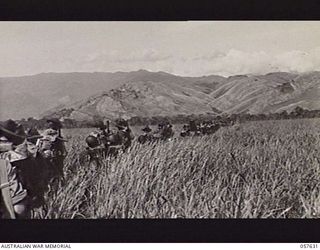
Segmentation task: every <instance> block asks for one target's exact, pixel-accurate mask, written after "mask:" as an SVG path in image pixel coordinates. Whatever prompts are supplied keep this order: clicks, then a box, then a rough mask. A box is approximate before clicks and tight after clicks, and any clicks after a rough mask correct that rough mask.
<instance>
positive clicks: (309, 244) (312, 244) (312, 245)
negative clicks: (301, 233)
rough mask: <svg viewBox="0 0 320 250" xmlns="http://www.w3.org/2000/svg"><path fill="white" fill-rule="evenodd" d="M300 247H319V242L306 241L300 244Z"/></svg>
mask: <svg viewBox="0 0 320 250" xmlns="http://www.w3.org/2000/svg"><path fill="white" fill-rule="evenodd" d="M300 248H304V249H306V248H318V244H314V243H308V244H307V243H305V244H300Z"/></svg>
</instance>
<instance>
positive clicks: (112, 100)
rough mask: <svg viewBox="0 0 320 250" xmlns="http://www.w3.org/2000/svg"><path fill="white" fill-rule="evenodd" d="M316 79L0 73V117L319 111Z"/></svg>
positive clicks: (319, 74) (310, 75) (140, 73)
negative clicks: (4, 75) (14, 74)
mask: <svg viewBox="0 0 320 250" xmlns="http://www.w3.org/2000/svg"><path fill="white" fill-rule="evenodd" d="M319 82H320V72H318V71H315V72H308V73H303V74H298V73H288V72H271V73H268V74H265V75H237V76H230V77H223V76H218V75H208V76H200V77H187V76H186V77H182V76H177V75H173V74H169V73H166V72H161V71H160V72H150V71H147V70H138V71H132V72H121V71H118V72H114V73H110V72H92V73H88V72H69V73H53V72H51V73H41V74H38V75H33V76H26V77H23V76H22V77H9V78H3V77H0V89H1V90H2V91H1V93H0V94H1V99H0V105H1V106H0V107H2V108H1V110H0V119H3V117H4V118H9V117H10V118H21V117H24V118H27V117H29V116H35V117H41V116H63V117H65V118H73V119H76V120H79V119H80V120H81V119H82V120H84V119H91V117H92V116H94V115H100V116H105V117H109V118H115V117H125V118H130V117H132V116H156V115H165V116H170V115H177V114H192V113H194V114H201V113H223V112H224V113H230V114H231V113H243V112H249V113H268V112H279V111H283V110H288V111H290V110H291V109H294V108H295V107H296V106H297V105H301V106H302V107H303V108H307V109H320V103H319V101H318V100H319V97H320V93H319ZM4 93H5V94H4ZM7 107H9V108H7ZM65 110H68V112H64V113H63V112H62V111H65ZM62 113H63V115H61V114H62ZM66 113H67V115H66ZM85 114H87V115H85Z"/></svg>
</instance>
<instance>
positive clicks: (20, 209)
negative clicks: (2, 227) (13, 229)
mask: <svg viewBox="0 0 320 250" xmlns="http://www.w3.org/2000/svg"><path fill="white" fill-rule="evenodd" d="M0 148H1V150H0V184H1V211H0V214H1V218H11V219H15V218H28V217H29V212H30V211H28V201H27V190H26V188H25V187H24V186H23V185H22V182H21V179H20V178H19V175H18V169H17V165H18V164H19V162H20V161H23V160H25V159H27V157H28V156H27V151H23V150H21V147H17V148H14V145H13V144H12V143H11V142H9V141H8V139H7V138H6V137H5V136H1V139H0Z"/></svg>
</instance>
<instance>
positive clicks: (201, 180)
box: [36, 119, 320, 218]
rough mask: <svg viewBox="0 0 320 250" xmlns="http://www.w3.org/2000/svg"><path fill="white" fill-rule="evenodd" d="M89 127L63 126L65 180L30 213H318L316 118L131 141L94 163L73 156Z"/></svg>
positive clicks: (319, 128)
mask: <svg viewBox="0 0 320 250" xmlns="http://www.w3.org/2000/svg"><path fill="white" fill-rule="evenodd" d="M138 130H139V128H135V131H138ZM89 132H90V130H89V129H72V130H65V131H64V135H71V136H72V139H70V141H69V142H68V143H67V147H68V150H69V155H68V157H67V159H66V164H65V170H66V175H67V183H66V185H65V186H63V187H61V188H60V189H59V191H58V192H57V193H56V194H54V195H52V196H50V197H47V205H46V206H45V208H44V209H43V210H41V211H39V212H38V214H37V215H36V218H319V217H320V187H319V181H320V163H319V158H320V152H319V145H320V120H317V119H308V120H307V119H306V120H283V121H263V122H248V123H244V124H240V125H235V126H233V127H225V128H221V129H220V130H219V131H218V132H217V133H216V134H214V135H211V136H203V137H194V138H186V139H182V138H178V139H176V140H174V141H171V142H166V143H158V144H149V145H140V144H138V143H134V144H133V146H132V148H131V149H130V150H129V152H127V153H125V154H122V155H121V156H120V157H118V158H117V159H104V160H103V165H102V166H100V167H99V168H98V169H91V168H89V167H88V166H86V165H80V164H79V161H78V159H79V154H80V152H81V151H82V150H83V149H84V147H85V144H84V138H85V136H86V135H87V134H88V133H89ZM177 133H178V131H177Z"/></svg>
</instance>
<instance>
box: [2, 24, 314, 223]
mask: <svg viewBox="0 0 320 250" xmlns="http://www.w3.org/2000/svg"><path fill="white" fill-rule="evenodd" d="M0 30H1V36H0V55H1V60H0V121H1V122H0V184H1V203H0V205H1V208H0V217H1V219H239V218H241V219H301V218H319V217H320V186H319V183H320V151H319V145H320V22H319V21H217V20H215V21H164V22H159V21H152V22H151V21H140V22H135V21H114V22H111V21H99V22H95V21H90V22H89V21H88V22H86V21H85V22H64V21H60V22H41V21H40V22H33V21H30V22H10V21H8V22H4V21H3V22H0Z"/></svg>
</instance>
